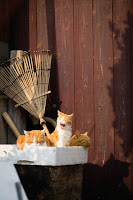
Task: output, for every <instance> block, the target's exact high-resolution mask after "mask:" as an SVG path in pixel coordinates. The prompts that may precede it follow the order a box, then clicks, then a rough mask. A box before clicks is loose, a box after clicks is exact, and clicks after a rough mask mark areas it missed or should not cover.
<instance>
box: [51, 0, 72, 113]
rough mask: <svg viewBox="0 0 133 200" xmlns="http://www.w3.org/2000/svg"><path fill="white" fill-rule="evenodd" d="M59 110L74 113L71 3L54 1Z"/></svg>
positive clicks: (68, 0)
mask: <svg viewBox="0 0 133 200" xmlns="http://www.w3.org/2000/svg"><path fill="white" fill-rule="evenodd" d="M55 30H56V42H57V43H56V45H57V67H58V77H59V79H58V85H59V99H60V101H62V103H61V107H60V110H61V111H62V112H64V113H66V114H70V113H72V112H74V52H73V1H71V0H67V1H61V0H55Z"/></svg>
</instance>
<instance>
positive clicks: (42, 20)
mask: <svg viewBox="0 0 133 200" xmlns="http://www.w3.org/2000/svg"><path fill="white" fill-rule="evenodd" d="M46 14H47V13H46V1H45V0H38V1H37V50H47V49H48V32H47V16H46Z"/></svg>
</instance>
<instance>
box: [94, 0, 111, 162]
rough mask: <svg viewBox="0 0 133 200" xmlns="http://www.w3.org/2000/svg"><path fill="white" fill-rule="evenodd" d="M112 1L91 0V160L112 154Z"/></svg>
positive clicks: (102, 158)
mask: <svg viewBox="0 0 133 200" xmlns="http://www.w3.org/2000/svg"><path fill="white" fill-rule="evenodd" d="M111 21H112V1H111V0H108V1H98V0H96V1H93V36H94V38H93V40H94V96H95V99H94V104H95V108H94V112H95V162H96V163H97V164H100V165H103V164H104V163H105V161H106V160H108V159H109V156H110V153H113V154H114V127H113V122H114V110H113V81H112V80H113V49H112V48H113V46H112V29H111V28H110V26H109V24H110V22H111Z"/></svg>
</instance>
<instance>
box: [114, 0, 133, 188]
mask: <svg viewBox="0 0 133 200" xmlns="http://www.w3.org/2000/svg"><path fill="white" fill-rule="evenodd" d="M113 8H114V9H113V36H114V83H115V113H116V121H115V157H116V159H118V160H122V161H125V162H130V163H132V161H133V153H132V149H133V136H132V132H133V126H132V113H131V111H132V105H133V102H132V96H133V92H132V80H133V70H132V64H133V63H132V57H133V36H132V35H133V29H132V27H133V2H132V1H130V0H127V1H118V0H116V1H113ZM129 172H130V173H129V176H128V177H127V178H125V182H126V184H127V186H128V187H129V188H130V189H132V191H133V186H132V177H133V164H131V165H130V168H129Z"/></svg>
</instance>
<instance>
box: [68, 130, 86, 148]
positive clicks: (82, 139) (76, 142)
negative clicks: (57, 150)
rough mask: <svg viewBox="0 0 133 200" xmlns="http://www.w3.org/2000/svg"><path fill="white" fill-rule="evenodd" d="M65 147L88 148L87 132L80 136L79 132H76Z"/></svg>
mask: <svg viewBox="0 0 133 200" xmlns="http://www.w3.org/2000/svg"><path fill="white" fill-rule="evenodd" d="M67 146H83V147H84V148H88V147H89V146H90V138H89V137H88V136H87V132H86V133H84V134H80V132H79V131H76V133H75V135H73V136H72V137H71V139H70V141H68V142H67Z"/></svg>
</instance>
